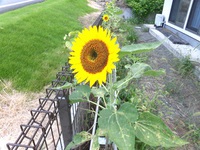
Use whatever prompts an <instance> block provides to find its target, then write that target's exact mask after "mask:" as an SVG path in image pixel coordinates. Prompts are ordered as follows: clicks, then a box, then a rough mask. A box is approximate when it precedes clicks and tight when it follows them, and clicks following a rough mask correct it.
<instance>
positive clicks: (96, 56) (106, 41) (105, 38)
mask: <svg viewBox="0 0 200 150" xmlns="http://www.w3.org/2000/svg"><path fill="white" fill-rule="evenodd" d="M116 40H117V38H113V39H112V38H111V33H110V31H108V30H104V29H103V28H102V27H98V28H97V27H96V26H93V27H89V29H87V28H85V29H84V30H83V31H82V32H80V33H79V34H78V37H77V38H76V39H75V40H74V42H73V43H72V52H70V55H71V56H70V57H69V64H71V67H70V68H71V69H72V70H73V73H75V78H76V79H77V82H78V83H80V82H83V81H85V82H86V83H87V82H90V87H91V86H92V85H93V84H94V83H95V82H96V81H98V83H99V85H101V84H102V83H103V82H106V76H107V73H112V70H113V69H114V68H115V65H114V63H115V62H117V61H119V58H118V52H119V51H120V49H119V45H118V44H116Z"/></svg>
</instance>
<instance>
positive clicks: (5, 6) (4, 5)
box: [0, 0, 44, 14]
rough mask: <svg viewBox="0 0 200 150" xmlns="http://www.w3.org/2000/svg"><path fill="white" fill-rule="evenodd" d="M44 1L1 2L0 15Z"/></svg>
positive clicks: (19, 0) (20, 0)
mask: <svg viewBox="0 0 200 150" xmlns="http://www.w3.org/2000/svg"><path fill="white" fill-rule="evenodd" d="M43 1H44V0H12V1H7V0H5V1H1V2H0V14H2V13H5V12H8V11H11V10H15V9H18V8H21V7H25V6H27V5H30V4H35V3H39V2H43Z"/></svg>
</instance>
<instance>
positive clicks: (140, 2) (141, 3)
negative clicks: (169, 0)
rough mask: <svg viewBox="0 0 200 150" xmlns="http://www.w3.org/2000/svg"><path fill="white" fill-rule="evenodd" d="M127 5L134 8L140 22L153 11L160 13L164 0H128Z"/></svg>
mask: <svg viewBox="0 0 200 150" xmlns="http://www.w3.org/2000/svg"><path fill="white" fill-rule="evenodd" d="M126 2H127V5H128V6H129V7H131V8H132V10H133V12H134V14H135V16H136V17H137V19H139V21H140V22H144V20H145V19H146V18H147V17H148V16H149V15H150V14H152V13H160V12H161V11H162V8H163V3H164V0H151V1H150V0H126Z"/></svg>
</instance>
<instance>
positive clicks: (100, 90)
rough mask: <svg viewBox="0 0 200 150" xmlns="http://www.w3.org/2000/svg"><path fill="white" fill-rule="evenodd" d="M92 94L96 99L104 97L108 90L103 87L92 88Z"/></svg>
mask: <svg viewBox="0 0 200 150" xmlns="http://www.w3.org/2000/svg"><path fill="white" fill-rule="evenodd" d="M91 93H92V94H94V96H95V97H102V98H103V97H104V95H105V93H106V90H105V89H104V88H102V87H100V88H92V90H91Z"/></svg>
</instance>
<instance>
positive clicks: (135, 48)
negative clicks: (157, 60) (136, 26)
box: [119, 42, 161, 57]
mask: <svg viewBox="0 0 200 150" xmlns="http://www.w3.org/2000/svg"><path fill="white" fill-rule="evenodd" d="M160 45H161V42H152V43H140V44H131V45H126V46H123V47H122V48H121V50H120V52H119V55H120V57H123V56H125V55H130V54H138V53H143V52H149V51H151V50H153V49H156V48H157V47H158V46H160Z"/></svg>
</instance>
